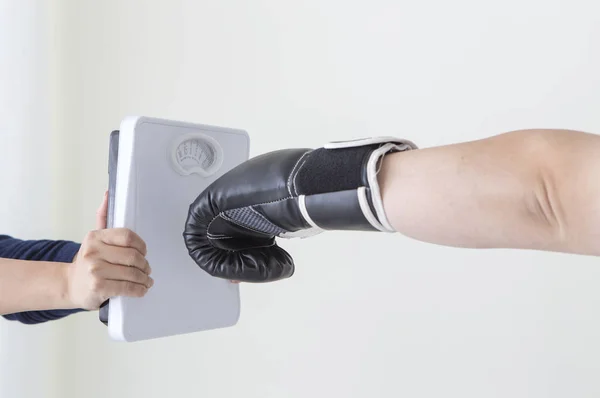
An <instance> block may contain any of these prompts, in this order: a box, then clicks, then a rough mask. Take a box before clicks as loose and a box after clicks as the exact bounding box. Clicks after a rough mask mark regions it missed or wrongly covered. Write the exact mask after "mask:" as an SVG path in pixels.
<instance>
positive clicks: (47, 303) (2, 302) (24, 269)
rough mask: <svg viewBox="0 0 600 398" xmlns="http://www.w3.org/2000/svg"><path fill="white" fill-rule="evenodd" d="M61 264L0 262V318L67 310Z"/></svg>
mask: <svg viewBox="0 0 600 398" xmlns="http://www.w3.org/2000/svg"><path fill="white" fill-rule="evenodd" d="M67 266H68V264H65V263H58V262H46V261H22V260H12V259H0V315H5V314H11V313H16V312H23V311H33V310H53V309H71V308H73V306H72V304H71V303H70V302H69V300H68V294H67V293H68V288H67V278H66V273H67Z"/></svg>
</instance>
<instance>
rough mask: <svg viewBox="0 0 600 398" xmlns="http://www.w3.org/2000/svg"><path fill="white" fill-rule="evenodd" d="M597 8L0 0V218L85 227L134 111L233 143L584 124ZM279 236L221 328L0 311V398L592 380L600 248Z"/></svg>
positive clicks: (548, 388) (531, 390)
mask: <svg viewBox="0 0 600 398" xmlns="http://www.w3.org/2000/svg"><path fill="white" fill-rule="evenodd" d="M596 3H597V2H595V1H593V0H580V1H573V0H503V1H479V0H453V1H444V0H429V1H383V0H373V1H368V2H367V1H341V0H340V1H317V0H304V1H302V2H297V1H296V2H292V1H276V0H271V1H267V0H255V1H252V2H247V1H241V0H237V1H234V0H222V1H219V2H214V1H175V0H171V1H159V0H145V1H141V0H139V1H116V0H111V1H108V0H105V1H102V2H93V1H66V0H63V1H55V2H45V1H42V0H40V1H25V0H20V1H17V0H1V1H0V4H1V7H0V104H1V107H0V115H1V117H0V133H1V141H0V143H1V146H0V150H1V153H0V167H1V168H2V173H0V178H1V181H2V185H1V189H2V206H0V217H1V219H0V223H1V225H2V231H0V232H2V233H9V234H13V235H15V236H18V237H21V238H43V237H46V238H53V239H72V240H76V241H79V240H81V239H82V237H83V236H84V234H85V233H86V231H87V230H89V229H90V228H92V227H93V223H94V213H95V210H96V207H97V205H98V204H99V201H100V200H101V197H102V193H103V191H104V189H105V186H106V183H107V175H106V170H107V144H108V135H109V133H110V131H111V130H112V129H114V128H117V127H118V125H119V122H120V120H121V119H122V118H123V117H124V116H126V115H130V114H143V115H149V116H157V117H164V118H172V119H179V120H186V121H192V122H199V123H208V124H215V125H221V126H227V127H237V128H243V129H246V130H248V131H249V133H250V135H251V139H252V148H251V152H252V155H257V154H260V153H264V152H266V151H270V150H275V149H280V148H286V147H292V146H302V147H307V146H308V147H311V146H319V145H322V144H323V143H325V142H327V141H330V140H338V139H348V138H357V137H364V136H371V135H396V136H400V137H405V138H408V139H411V140H414V141H415V142H416V143H418V144H419V145H420V146H422V147H426V146H433V145H442V144H447V143H454V142H460V141H465V140H470V139H478V138H483V137H486V136H489V135H493V134H497V133H500V132H504V131H508V130H512V129H520V128H530V127H553V128H570V129H579V130H585V131H589V132H598V133H600V118H599V112H598V110H599V109H600V73H599V72H598V71H600V52H599V51H598V49H600V12H599V9H598V6H597V4H596ZM599 156H600V155H599ZM406 189H410V187H409V186H407V187H406ZM441 216H442V215H441ZM281 244H282V245H283V246H284V247H285V248H286V249H288V250H289V251H290V252H291V253H292V254H293V255H294V257H295V259H296V262H297V267H298V271H297V273H296V275H295V276H294V277H293V278H292V279H290V280H287V281H284V282H280V283H276V284H270V285H263V286H254V285H252V286H250V285H248V286H243V287H242V296H243V312H242V317H241V320H240V323H239V325H238V326H237V327H235V328H232V329H228V330H220V331H214V332H208V333H201V334H195V335H188V336H179V337H173V338H168V339H161V340H156V341H150V342H143V343H136V344H130V345H126V344H117V343H112V342H110V341H109V340H108V337H107V335H106V330H105V328H104V326H103V325H101V324H100V323H99V322H98V321H97V314H95V313H92V314H82V315H77V316H73V317H71V318H69V319H66V320H63V321H60V322H55V323H54V324H48V325H42V326H36V327H32V326H29V327H28V326H22V325H17V324H12V323H8V322H0V396H1V397H3V398H5V397H6V398H13V397H19V398H26V397H41V396H44V397H50V398H53V397H57V398H58V397H60V398H69V397H89V398H96V397H98V398H100V397H102V398H104V397H136V398H137V397H148V398H149V397H164V396H174V397H179V396H181V397H190V396H207V397H213V398H220V397H237V396H240V397H248V398H250V397H257V398H267V397H278V398H279V397H290V398H295V397H309V396H314V397H327V396H340V397H400V396H402V397H411V398H425V397H427V398H431V397H436V398H437V397H460V398H471V397H472V398H480V397H489V398H493V397H499V398H500V397H501V398H504V397H512V398H559V397H560V398H562V397H580V398H584V397H585V398H587V397H597V396H598V395H599V394H600V379H598V377H597V375H598V373H599V372H600V361H599V360H598V358H599V357H600V340H599V339H598V335H599V334H600V322H599V321H598V314H599V313H600V292H599V290H598V287H597V286H598V284H599V283H600V267H599V265H598V261H597V260H596V259H595V258H586V257H577V256H570V255H562V254H551V253H536V252H524V251H509V250H495V251H475V250H460V249H452V248H444V247H437V246H433V245H427V244H423V243H419V242H415V241H412V240H409V239H406V238H403V237H401V236H398V235H395V236H387V235H386V236H383V235H380V234H361V233H329V234H326V235H320V236H317V237H314V238H311V239H308V240H302V241H292V242H282V243H281ZM36 383H37V384H36Z"/></svg>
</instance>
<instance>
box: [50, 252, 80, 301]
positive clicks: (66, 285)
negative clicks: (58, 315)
mask: <svg viewBox="0 0 600 398" xmlns="http://www.w3.org/2000/svg"><path fill="white" fill-rule="evenodd" d="M73 261H75V260H73ZM55 264H56V267H57V269H56V288H55V292H56V297H55V299H56V301H57V302H56V304H55V305H54V307H56V308H60V309H65V310H68V309H74V308H77V305H76V304H75V302H74V301H73V299H72V295H71V283H70V280H71V269H72V267H73V265H74V262H73V263H55Z"/></svg>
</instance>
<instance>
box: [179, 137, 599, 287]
mask: <svg viewBox="0 0 600 398" xmlns="http://www.w3.org/2000/svg"><path fill="white" fill-rule="evenodd" d="M414 149H416V146H415V145H414V144H412V143H411V142H409V141H404V140H395V139H390V138H380V139H374V140H363V141H352V142H347V143H337V144H331V145H328V146H326V147H324V148H319V149H316V150H311V149H287V150H282V151H275V152H271V153H267V154H265V155H262V156H258V157H256V158H254V159H251V160H249V161H248V162H245V163H243V164H242V165H240V166H238V167H237V168H235V169H233V170H232V171H230V172H229V173H227V174H225V175H224V176H223V177H222V178H220V179H219V180H217V181H216V182H215V183H214V184H212V185H211V186H210V187H209V188H208V189H206V190H205V191H204V192H203V193H202V194H200V195H199V196H198V198H197V199H196V201H195V202H194V203H193V204H192V205H191V206H190V212H189V216H188V219H187V222H186V226H185V231H184V238H185V242H186V245H187V247H188V250H189V253H190V255H191V257H192V258H193V259H194V260H195V261H196V263H197V264H198V265H199V266H200V267H201V268H202V269H204V270H206V271H207V272H209V273H210V274H211V275H213V276H217V277H222V278H228V279H234V280H242V281H252V282H263V281H272V280H277V279H281V278H286V277H289V276H291V275H292V274H293V272H294V264H293V260H292V258H291V256H290V255H289V254H288V253H287V252H286V251H284V250H283V249H281V248H280V247H279V246H278V245H277V242H276V241H275V238H277V237H279V238H286V237H295V236H302V235H306V234H311V233H319V232H322V231H324V230H356V231H382V232H400V233H402V234H404V235H407V236H410V237H413V238H415V239H418V240H421V241H426V242H431V243H436V244H442V245H449V246H458V247H473V248H483V247H486V248H499V247H504V248H521V249H537V250H550V251H563V252H572V253H582V254H600V250H599V249H597V247H599V246H598V245H597V244H596V241H597V239H595V237H597V236H598V235H599V234H600V219H598V218H599V216H600V208H599V206H600V184H589V183H587V181H591V179H592V177H593V176H595V175H597V172H598V171H599V169H600V161H598V160H596V159H597V158H598V156H597V154H598V153H600V138H599V137H597V136H594V135H590V134H585V133H581V132H573V131H559V130H526V131H515V132H510V133H505V134H501V135H498V136H495V137H490V138H487V139H483V140H478V141H473V142H466V143H461V144H454V145H447V146H440V147H436V148H429V149H421V150H414ZM573 192H577V195H574V194H573ZM591 216H593V217H591Z"/></svg>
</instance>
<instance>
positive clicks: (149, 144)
mask: <svg viewBox="0 0 600 398" xmlns="http://www.w3.org/2000/svg"><path fill="white" fill-rule="evenodd" d="M109 146H110V150H109V170H108V172H109V206H108V216H107V227H108V228H120V227H123V228H129V229H131V230H133V231H134V232H136V233H137V234H138V235H140V237H141V238H142V239H143V240H144V241H145V242H146V246H147V249H148V253H147V257H146V258H147V259H148V262H149V263H150V266H151V267H152V278H153V279H154V286H153V287H152V288H151V289H150V290H149V291H148V293H147V294H146V296H144V297H142V298H131V297H112V298H110V300H108V301H107V302H105V303H104V304H103V305H102V307H101V308H100V313H99V316H100V320H101V321H102V322H103V323H104V324H105V325H107V326H108V333H109V336H110V338H112V339H113V340H117V341H128V342H132V341H139V340H147V339H153V338H159V337H166V336H172V335H180V334H185V333H193V332H199V331H205V330H211V329H219V328H225V327H230V326H234V325H235V324H236V323H237V320H238V318H239V314H240V294H239V286H238V285H237V284H234V283H231V282H230V281H227V280H224V279H220V278H215V277H212V276H210V275H209V274H208V273H206V272H205V271H203V270H202V269H201V268H200V267H198V265H197V264H196V263H195V262H194V261H193V260H192V258H191V257H190V256H189V255H188V251H187V247H186V246H185V243H184V240H183V235H182V234H183V229H184V226H185V221H186V219H187V214H188V210H189V206H190V204H191V203H192V202H193V201H194V200H195V199H196V197H197V196H198V195H199V194H200V193H201V192H202V191H203V190H204V189H206V187H208V185H210V184H211V183H212V182H213V181H214V180H215V179H217V178H219V177H220V176H221V175H223V174H224V173H225V172H227V171H228V170H230V169H232V168H233V167H235V166H236V165H238V164H240V163H242V162H244V161H246V160H247V159H248V156H249V137H248V134H247V133H246V132H245V131H243V130H238V129H231V128H223V127H216V126H208V125H202V124H192V123H184V122H178V121H171V120H163V119H156V118H150V117H128V118H126V119H124V120H123V121H122V123H121V125H120V128H119V130H118V131H113V132H112V133H111V135H110V144H109Z"/></svg>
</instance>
